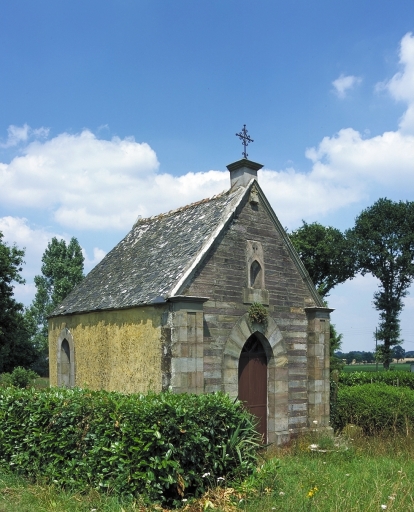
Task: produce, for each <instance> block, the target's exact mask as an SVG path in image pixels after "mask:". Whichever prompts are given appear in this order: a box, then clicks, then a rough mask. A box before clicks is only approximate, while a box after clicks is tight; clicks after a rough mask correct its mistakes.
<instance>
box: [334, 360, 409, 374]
mask: <svg viewBox="0 0 414 512" xmlns="http://www.w3.org/2000/svg"><path fill="white" fill-rule="evenodd" d="M413 363H414V361H413ZM390 369H391V370H400V371H403V372H409V371H410V370H411V363H392V364H391V366H390ZM343 371H344V372H376V371H377V365H376V364H375V363H370V364H346V365H345V366H344V367H343ZM378 371H379V372H382V371H384V367H383V366H382V364H378Z"/></svg>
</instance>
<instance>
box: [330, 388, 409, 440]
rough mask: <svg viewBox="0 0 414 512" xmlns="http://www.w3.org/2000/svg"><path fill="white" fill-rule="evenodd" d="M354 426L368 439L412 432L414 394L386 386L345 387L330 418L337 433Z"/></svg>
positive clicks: (339, 394)
mask: <svg viewBox="0 0 414 512" xmlns="http://www.w3.org/2000/svg"><path fill="white" fill-rule="evenodd" d="M348 423H352V424H354V425H358V426H359V427H361V428H362V429H363V430H364V432H365V433H366V434H368V435H372V434H377V433H380V432H385V431H394V432H403V433H406V432H407V430H408V431H411V430H412V428H413V427H414V391H413V390H411V389H408V388H405V387H398V388H397V387H393V386H388V385H386V384H362V385H359V386H352V387H351V386H343V387H340V388H339V390H338V395H337V400H336V403H335V407H334V409H333V413H332V416H331V424H332V426H333V428H334V429H335V430H342V429H343V428H344V427H345V425H347V424H348Z"/></svg>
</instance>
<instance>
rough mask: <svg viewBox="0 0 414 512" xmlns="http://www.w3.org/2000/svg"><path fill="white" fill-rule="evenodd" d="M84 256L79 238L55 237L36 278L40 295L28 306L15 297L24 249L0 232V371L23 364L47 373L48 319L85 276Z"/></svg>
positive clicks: (19, 281) (21, 281) (21, 279)
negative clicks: (5, 240) (11, 243)
mask: <svg viewBox="0 0 414 512" xmlns="http://www.w3.org/2000/svg"><path fill="white" fill-rule="evenodd" d="M83 263H84V256H83V254H82V249H81V247H80V245H79V243H78V241H77V240H76V238H72V239H71V240H70V242H69V243H68V244H67V243H66V242H65V240H58V239H57V238H55V237H54V238H52V240H51V241H50V242H49V244H48V246H47V248H46V250H45V252H44V254H43V257H42V267H41V272H42V273H41V275H38V276H36V277H35V279H34V281H35V285H36V295H35V298H34V299H33V302H32V303H31V305H30V306H29V307H27V308H25V307H24V306H23V304H21V303H20V302H18V301H17V300H16V299H15V297H14V292H13V288H14V283H19V284H24V279H23V278H22V277H21V272H22V266H23V264H24V250H23V249H19V248H17V247H16V246H15V245H13V246H9V245H8V244H7V243H5V242H4V241H3V234H2V233H1V232H0V373H2V372H11V371H12V370H13V369H14V368H16V367H18V366H22V367H24V368H31V369H32V370H34V371H36V372H37V373H38V374H40V375H47V374H48V371H49V364H48V352H49V345H48V326H47V318H48V316H49V315H50V314H51V313H52V311H53V310H54V309H55V308H56V307H57V306H58V305H59V304H60V302H62V300H63V299H64V298H65V297H66V296H67V294H68V293H69V292H70V291H71V290H72V289H73V287H74V286H76V285H77V284H78V283H80V281H81V280H82V279H83Z"/></svg>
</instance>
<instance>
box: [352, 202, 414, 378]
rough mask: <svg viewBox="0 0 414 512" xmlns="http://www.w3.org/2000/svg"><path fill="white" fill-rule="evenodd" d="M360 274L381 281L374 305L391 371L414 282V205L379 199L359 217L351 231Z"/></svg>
mask: <svg viewBox="0 0 414 512" xmlns="http://www.w3.org/2000/svg"><path fill="white" fill-rule="evenodd" d="M348 236H349V237H350V238H351V239H352V241H353V244H354V247H355V254H356V263H357V265H358V268H359V269H360V271H361V273H362V274H363V275H364V274H366V273H371V274H372V275H373V276H375V277H376V278H377V279H378V280H379V283H380V284H379V290H378V291H377V292H376V293H375V294H374V301H373V303H374V306H375V308H376V309H377V310H378V311H379V315H380V323H379V328H378V330H377V339H378V340H380V341H382V344H381V345H380V346H379V347H378V348H379V351H380V352H381V354H382V358H383V365H384V368H385V369H389V366H390V362H391V360H392V347H393V346H395V345H398V344H400V343H401V342H402V340H401V338H400V320H399V315H400V313H401V310H402V308H403V298H404V297H405V296H406V295H407V292H408V288H409V286H410V285H411V283H412V282H413V280H414V202H409V201H407V202H403V201H399V202H393V201H391V200H389V199H386V198H384V199H379V200H378V201H377V202H376V203H375V204H373V205H372V206H371V207H369V208H367V209H366V210H363V211H362V212H361V214H360V215H359V216H358V217H357V218H356V221H355V227H354V228H353V229H352V230H349V232H348Z"/></svg>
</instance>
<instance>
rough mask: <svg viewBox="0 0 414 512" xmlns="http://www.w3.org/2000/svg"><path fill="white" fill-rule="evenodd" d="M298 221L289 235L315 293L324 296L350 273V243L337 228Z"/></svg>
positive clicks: (353, 261) (353, 269)
mask: <svg viewBox="0 0 414 512" xmlns="http://www.w3.org/2000/svg"><path fill="white" fill-rule="evenodd" d="M302 222H303V225H302V226H301V227H300V228H298V229H296V230H294V231H292V233H290V234H289V237H290V239H291V241H292V244H293V246H294V247H295V249H296V251H297V252H298V254H299V256H300V258H301V259H302V262H303V264H304V265H305V268H306V270H307V271H308V273H309V275H310V278H311V279H312V281H313V283H314V285H315V286H316V289H317V290H318V292H319V294H320V295H321V296H322V297H326V296H327V295H328V294H329V291H330V290H332V288H334V286H336V285H337V284H340V283H343V282H345V281H346V280H347V279H352V278H353V277H354V275H355V273H356V267H355V259H354V254H353V246H352V244H351V243H350V241H349V239H348V237H347V236H345V235H344V234H343V233H342V232H341V231H340V230H339V229H336V228H333V227H330V226H328V227H325V226H322V225H321V224H319V223H318V222H313V223H312V224H307V223H306V222H305V221H302Z"/></svg>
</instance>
